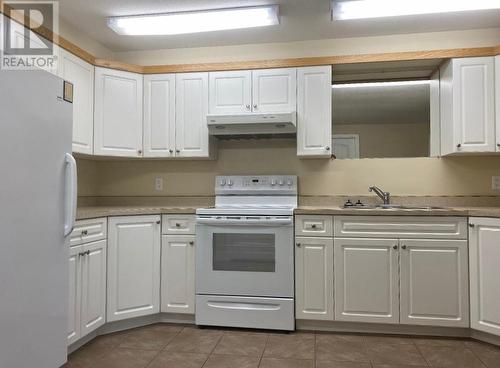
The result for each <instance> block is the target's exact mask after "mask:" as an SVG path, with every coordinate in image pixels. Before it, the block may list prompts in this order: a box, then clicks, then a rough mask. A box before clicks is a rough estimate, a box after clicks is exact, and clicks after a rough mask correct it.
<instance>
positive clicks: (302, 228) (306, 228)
mask: <svg viewBox="0 0 500 368" xmlns="http://www.w3.org/2000/svg"><path fill="white" fill-rule="evenodd" d="M295 235H296V236H333V216H328V215H297V216H295Z"/></svg>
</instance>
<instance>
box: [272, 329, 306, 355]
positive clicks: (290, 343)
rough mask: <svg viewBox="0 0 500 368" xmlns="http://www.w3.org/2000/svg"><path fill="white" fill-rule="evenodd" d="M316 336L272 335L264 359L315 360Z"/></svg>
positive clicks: (300, 334)
mask: <svg viewBox="0 0 500 368" xmlns="http://www.w3.org/2000/svg"><path fill="white" fill-rule="evenodd" d="M314 341H315V339H314V334H312V333H293V334H271V335H269V338H268V340H267V344H266V350H265V351H264V357H274V358H293V359H314Z"/></svg>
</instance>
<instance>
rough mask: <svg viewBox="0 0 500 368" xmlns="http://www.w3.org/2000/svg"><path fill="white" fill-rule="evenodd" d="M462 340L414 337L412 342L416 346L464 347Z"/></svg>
mask: <svg viewBox="0 0 500 368" xmlns="http://www.w3.org/2000/svg"><path fill="white" fill-rule="evenodd" d="M465 341H466V340H464V339H452V338H449V339H446V338H433V337H429V338H426V337H415V338H413V342H414V343H415V345H417V346H436V347H439V346H442V347H464V346H465V345H464V343H465Z"/></svg>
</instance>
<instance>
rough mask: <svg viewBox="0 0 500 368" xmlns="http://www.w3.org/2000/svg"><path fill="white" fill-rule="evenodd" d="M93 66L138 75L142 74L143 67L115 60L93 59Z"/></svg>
mask: <svg viewBox="0 0 500 368" xmlns="http://www.w3.org/2000/svg"><path fill="white" fill-rule="evenodd" d="M94 65H95V66H101V67H104V68H110V69H116V70H123V71H126V72H133V73H140V74H144V67H143V66H140V65H134V64H127V63H123V62H121V61H116V60H105V59H95V61H94Z"/></svg>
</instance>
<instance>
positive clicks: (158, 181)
mask: <svg viewBox="0 0 500 368" xmlns="http://www.w3.org/2000/svg"><path fill="white" fill-rule="evenodd" d="M155 190H156V191H157V192H162V191H163V178H160V177H158V178H155Z"/></svg>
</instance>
